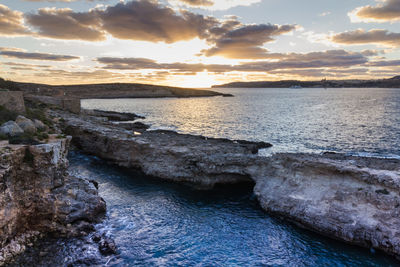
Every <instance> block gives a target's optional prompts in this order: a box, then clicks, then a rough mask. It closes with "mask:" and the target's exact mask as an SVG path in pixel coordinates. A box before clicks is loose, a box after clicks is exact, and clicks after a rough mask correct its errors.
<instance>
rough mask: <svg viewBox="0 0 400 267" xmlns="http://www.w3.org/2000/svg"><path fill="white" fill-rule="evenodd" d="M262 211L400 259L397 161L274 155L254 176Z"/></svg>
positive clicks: (399, 197)
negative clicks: (261, 171) (262, 169)
mask: <svg viewBox="0 0 400 267" xmlns="http://www.w3.org/2000/svg"><path fill="white" fill-rule="evenodd" d="M252 177H253V179H255V181H256V186H255V189H254V192H255V194H256V196H257V198H258V199H259V202H260V204H261V206H262V207H263V208H264V209H265V210H266V211H268V212H271V213H273V214H276V215H279V216H281V217H283V218H286V219H290V220H291V221H293V222H295V223H297V224H298V225H300V226H302V227H304V228H306V229H310V230H314V231H316V232H319V233H321V234H323V235H326V236H328V237H331V238H336V239H339V240H343V241H346V242H349V243H351V244H356V245H360V246H363V247H367V248H374V249H379V250H382V251H385V252H386V253H389V254H392V255H396V256H397V257H399V256H400V161H399V160H394V159H376V158H361V157H349V156H344V155H340V154H338V155H310V154H278V155H275V156H273V157H272V158H270V159H269V164H268V168H266V169H264V172H263V173H255V174H254V175H253V176H252Z"/></svg>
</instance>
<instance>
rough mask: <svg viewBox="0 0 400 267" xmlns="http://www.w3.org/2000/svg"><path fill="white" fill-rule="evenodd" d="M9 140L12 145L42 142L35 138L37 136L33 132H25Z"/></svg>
mask: <svg viewBox="0 0 400 267" xmlns="http://www.w3.org/2000/svg"><path fill="white" fill-rule="evenodd" d="M8 142H9V143H10V144H12V145H38V144H40V143H39V142H38V141H37V140H35V136H34V135H33V134H28V133H24V134H22V135H20V136H14V137H10V138H9V139H8Z"/></svg>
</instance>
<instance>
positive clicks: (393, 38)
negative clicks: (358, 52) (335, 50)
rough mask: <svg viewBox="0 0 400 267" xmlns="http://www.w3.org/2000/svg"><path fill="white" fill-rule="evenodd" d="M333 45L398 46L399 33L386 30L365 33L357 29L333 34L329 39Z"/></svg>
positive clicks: (399, 40) (399, 44)
mask: <svg viewBox="0 0 400 267" xmlns="http://www.w3.org/2000/svg"><path fill="white" fill-rule="evenodd" d="M331 40H332V41H333V42H335V43H339V44H346V45H360V44H361V45H363V44H377V45H384V46H390V47H399V46H400V33H393V32H389V31H387V30H379V29H372V30H369V31H365V30H363V29H358V30H355V31H349V32H343V33H339V34H335V35H333V36H332V37H331Z"/></svg>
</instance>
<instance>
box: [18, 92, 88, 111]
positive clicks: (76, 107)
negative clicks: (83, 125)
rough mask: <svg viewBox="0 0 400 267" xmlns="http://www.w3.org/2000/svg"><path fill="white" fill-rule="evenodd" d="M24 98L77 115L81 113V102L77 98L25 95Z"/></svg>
mask: <svg viewBox="0 0 400 267" xmlns="http://www.w3.org/2000/svg"><path fill="white" fill-rule="evenodd" d="M25 98H26V99H28V100H31V101H36V102H40V103H44V104H47V105H54V106H57V107H59V108H61V109H63V110H67V111H69V112H72V113H75V114H79V113H80V112H81V100H80V99H79V98H71V97H68V98H67V97H53V96H44V95H26V96H25Z"/></svg>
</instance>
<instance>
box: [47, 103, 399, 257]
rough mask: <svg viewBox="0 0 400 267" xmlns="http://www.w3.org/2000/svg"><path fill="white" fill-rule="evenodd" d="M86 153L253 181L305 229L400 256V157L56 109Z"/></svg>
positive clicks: (220, 180)
mask: <svg viewBox="0 0 400 267" xmlns="http://www.w3.org/2000/svg"><path fill="white" fill-rule="evenodd" d="M54 112H55V114H54V115H56V116H60V117H62V118H63V127H64V129H65V131H66V133H68V134H70V135H72V136H73V137H74V138H73V142H74V144H75V145H76V146H77V147H78V148H79V149H81V150H82V151H84V152H86V153H89V154H93V155H96V156H99V157H100V158H103V159H106V160H108V161H110V162H112V163H114V164H117V165H119V166H123V167H128V168H134V169H140V170H141V171H143V172H144V173H145V174H147V175H149V176H155V177H158V178H161V179H164V180H169V181H174V182H180V183H185V184H189V185H192V186H195V187H198V188H203V189H207V188H211V187H213V186H215V185H217V184H227V183H240V182H253V183H255V187H254V193H255V195H256V196H257V198H258V200H259V202H260V205H261V206H262V208H263V209H264V210H266V211H267V212H269V213H272V214H275V215H278V216H280V217H282V218H284V219H287V220H290V221H292V222H294V223H296V224H297V225H299V226H300V227H303V228H306V229H309V230H313V231H315V232H318V233H320V234H323V235H326V236H329V237H331V238H335V239H338V240H342V241H345V242H348V243H351V244H354V245H358V246H363V247H366V248H370V249H377V250H381V251H384V252H386V253H388V254H390V255H394V256H396V257H399V256H400V239H399V236H400V228H399V227H398V225H400V220H399V219H398V218H399V212H400V210H399V207H400V184H399V181H400V161H399V160H395V159H376V158H363V157H350V156H345V155H341V154H324V155H314V154H290V153H286V154H276V155H274V156H272V157H269V158H267V157H261V156H258V155H257V151H258V149H260V148H266V147H269V146H270V144H266V143H253V142H243V141H230V140H226V139H214V138H205V137H201V136H192V135H185V134H178V133H175V132H171V131H146V130H145V129H129V130H127V129H126V128H124V127H121V126H119V125H118V124H114V123H112V122H108V121H107V120H105V119H101V120H99V118H96V117H92V116H87V115H84V116H82V115H81V116H79V115H74V114H71V113H68V112H64V111H54Z"/></svg>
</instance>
